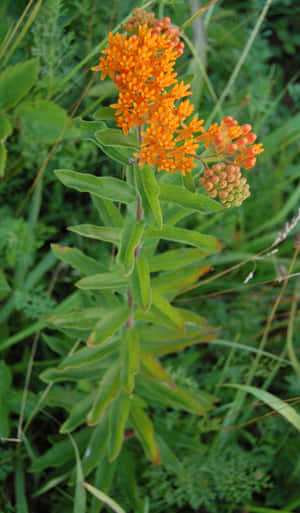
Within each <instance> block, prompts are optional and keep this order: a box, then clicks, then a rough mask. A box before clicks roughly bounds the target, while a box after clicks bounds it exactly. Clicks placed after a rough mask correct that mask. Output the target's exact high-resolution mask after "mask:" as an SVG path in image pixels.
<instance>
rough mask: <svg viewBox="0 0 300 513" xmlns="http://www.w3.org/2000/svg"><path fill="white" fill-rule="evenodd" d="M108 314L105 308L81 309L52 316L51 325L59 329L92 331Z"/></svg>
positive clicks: (49, 320)
mask: <svg viewBox="0 0 300 513" xmlns="http://www.w3.org/2000/svg"><path fill="white" fill-rule="evenodd" d="M105 314H106V311H105V310H104V309H103V308H99V307H91V308H81V309H80V310H74V311H72V312H69V313H66V314H62V315H51V316H50V317H49V318H48V322H49V323H50V324H54V325H55V326H57V327H58V328H73V329H78V330H89V329H90V330H92V329H93V328H94V326H95V324H96V323H97V322H99V320H100V319H101V318H102V317H103V316H104V315H105Z"/></svg>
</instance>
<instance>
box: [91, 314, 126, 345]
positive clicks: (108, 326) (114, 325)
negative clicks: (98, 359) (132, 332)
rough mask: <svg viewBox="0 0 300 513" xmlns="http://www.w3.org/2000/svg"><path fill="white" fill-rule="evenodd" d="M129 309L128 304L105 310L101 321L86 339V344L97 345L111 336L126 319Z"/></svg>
mask: <svg viewBox="0 0 300 513" xmlns="http://www.w3.org/2000/svg"><path fill="white" fill-rule="evenodd" d="M130 313H131V309H130V308H129V307H128V306H120V307H118V308H116V309H115V310H112V311H110V312H106V314H105V315H103V317H102V319H101V321H99V322H98V323H97V324H96V327H95V329H94V331H93V332H92V334H91V335H90V337H89V338H88V340H87V345H88V346H97V345H98V344H101V343H102V342H104V341H105V340H107V339H108V338H109V337H111V336H112V335H113V334H114V333H115V332H116V331H117V330H118V329H120V328H121V327H122V326H123V325H124V324H125V323H126V321H127V320H128V318H129V316H130Z"/></svg>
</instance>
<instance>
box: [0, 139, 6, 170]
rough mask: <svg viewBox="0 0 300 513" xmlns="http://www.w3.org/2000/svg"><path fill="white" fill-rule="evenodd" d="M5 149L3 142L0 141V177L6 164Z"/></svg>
mask: <svg viewBox="0 0 300 513" xmlns="http://www.w3.org/2000/svg"><path fill="white" fill-rule="evenodd" d="M6 158H7V150H6V147H5V146H4V143H3V142H0V177H2V176H4V173H5V166H6Z"/></svg>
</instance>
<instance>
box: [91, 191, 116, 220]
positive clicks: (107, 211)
mask: <svg viewBox="0 0 300 513" xmlns="http://www.w3.org/2000/svg"><path fill="white" fill-rule="evenodd" d="M91 198H92V202H93V204H94V206H95V207H96V209H97V211H98V214H99V216H100V219H101V221H102V224H104V225H105V226H114V227H116V228H122V226H123V218H122V216H121V214H120V210H119V208H117V207H116V206H115V205H114V204H113V202H112V201H111V200H108V199H104V198H99V197H98V196H94V194H91Z"/></svg>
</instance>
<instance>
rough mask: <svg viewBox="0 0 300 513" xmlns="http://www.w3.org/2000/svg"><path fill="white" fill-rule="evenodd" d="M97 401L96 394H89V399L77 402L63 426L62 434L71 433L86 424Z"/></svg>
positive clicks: (85, 398)
mask: <svg viewBox="0 0 300 513" xmlns="http://www.w3.org/2000/svg"><path fill="white" fill-rule="evenodd" d="M94 399H95V394H94V393H92V394H89V395H88V396H87V397H84V398H83V399H81V401H79V402H77V403H76V404H75V406H73V408H72V409H71V412H70V415H69V417H68V418H67V420H66V421H65V422H64V423H63V425H62V426H61V428H60V430H59V432H60V433H71V432H72V431H74V429H76V428H77V427H78V426H80V425H81V424H84V423H85V418H86V416H87V414H88V412H89V411H90V409H91V407H92V405H93V402H94Z"/></svg>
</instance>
